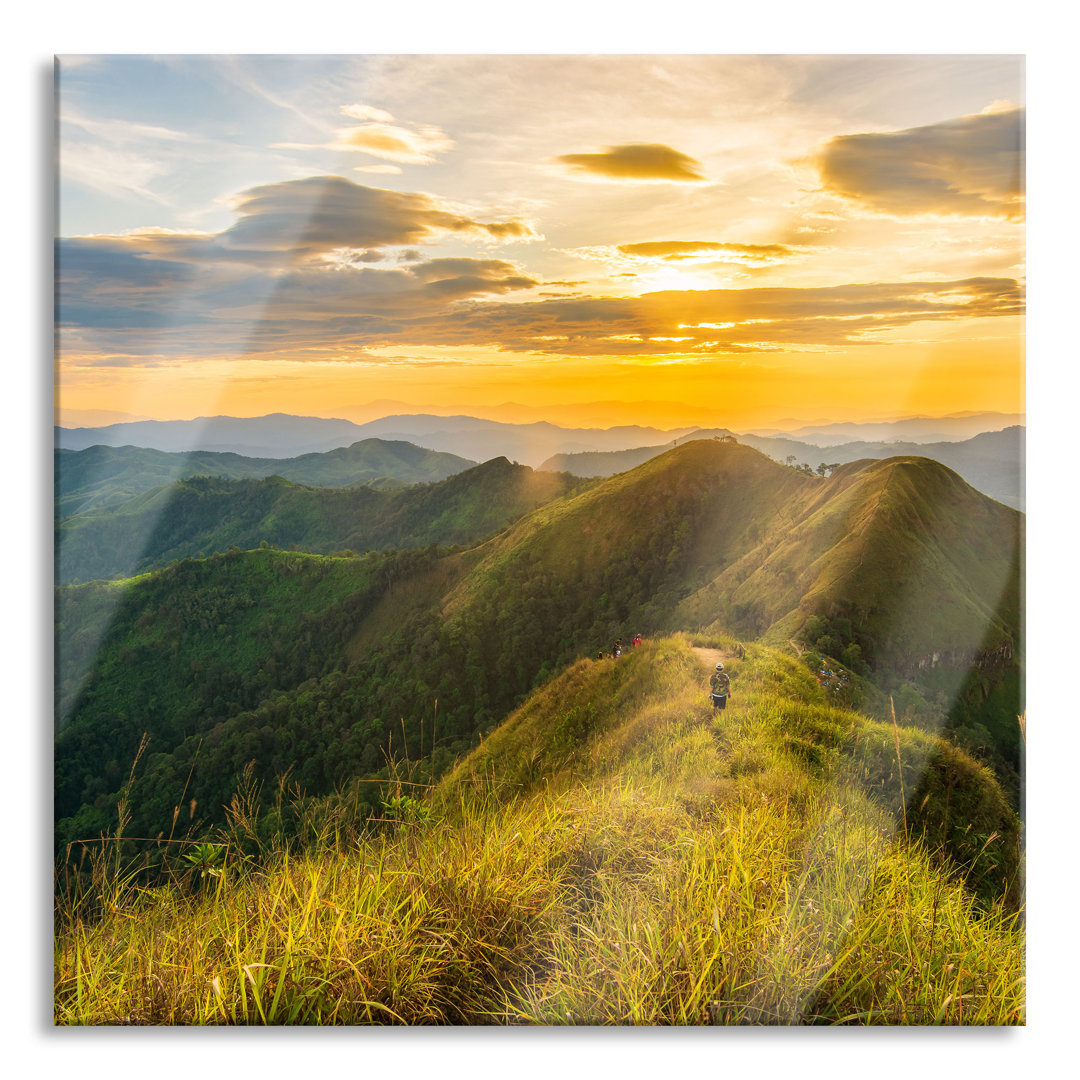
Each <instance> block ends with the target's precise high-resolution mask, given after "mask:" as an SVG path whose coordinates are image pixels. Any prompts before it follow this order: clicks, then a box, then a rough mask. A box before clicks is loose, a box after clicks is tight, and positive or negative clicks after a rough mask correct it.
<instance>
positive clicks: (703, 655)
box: [692, 645, 735, 671]
mask: <svg viewBox="0 0 1080 1080" xmlns="http://www.w3.org/2000/svg"><path fill="white" fill-rule="evenodd" d="M692 648H693V650H694V652H695V653H697V655H698V657H699V659H700V660H701V662H702V663H703V664H704V665H705V667H706V668H708V670H709V671H713V670H715V668H716V665H717V664H720V663H725V664H726V663H727V662H728V661H729V660H734V659H735V655H734V653H730V652H727V651H725V650H724V649H703V648H701V647H699V646H697V645H694V646H692Z"/></svg>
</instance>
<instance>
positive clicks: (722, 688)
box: [709, 664, 731, 712]
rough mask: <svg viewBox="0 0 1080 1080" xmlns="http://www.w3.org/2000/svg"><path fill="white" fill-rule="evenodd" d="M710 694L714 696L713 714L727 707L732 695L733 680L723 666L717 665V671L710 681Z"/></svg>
mask: <svg viewBox="0 0 1080 1080" xmlns="http://www.w3.org/2000/svg"><path fill="white" fill-rule="evenodd" d="M709 693H711V694H712V704H713V712H718V711H719V710H720V709H723V708H725V707H726V705H727V699H728V696H729V695H730V694H731V679H730V678H729V677H728V674H727V672H726V671H725V670H724V665H723V664H717V665H716V670H715V671H714V672H713V673H712V677H711V678H710V679H709Z"/></svg>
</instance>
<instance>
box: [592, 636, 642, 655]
mask: <svg viewBox="0 0 1080 1080" xmlns="http://www.w3.org/2000/svg"><path fill="white" fill-rule="evenodd" d="M643 640H644V639H643V638H642V636H641V635H640V634H635V635H634V637H633V639H632V641H631V644H632V645H633V647H634V648H635V649H636V648H637V647H638V646H639V645H640V644H641V642H642V641H643ZM622 654H623V643H622V638H621V637H618V638H616V639H615V644H614V645H612V646H611V652H609V653H607V654H606V655H607V656H610V657H611V658H612V660H618V658H619V657H620V656H622ZM604 656H605V654H604V652H603V651H600V652H598V653H597V654H596V659H597V660H603V659H604Z"/></svg>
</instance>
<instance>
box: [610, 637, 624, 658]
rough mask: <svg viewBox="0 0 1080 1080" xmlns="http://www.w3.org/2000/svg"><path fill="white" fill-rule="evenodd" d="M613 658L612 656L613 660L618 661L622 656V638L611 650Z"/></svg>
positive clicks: (616, 640) (617, 639)
mask: <svg viewBox="0 0 1080 1080" xmlns="http://www.w3.org/2000/svg"><path fill="white" fill-rule="evenodd" d="M611 656H612V658H613V659H617V658H618V657H620V656H622V638H621V637H620V638H616V639H615V644H614V646H613V647H612V650H611Z"/></svg>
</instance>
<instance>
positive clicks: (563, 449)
mask: <svg viewBox="0 0 1080 1080" xmlns="http://www.w3.org/2000/svg"><path fill="white" fill-rule="evenodd" d="M1023 421H1024V418H1023V417H1022V416H1016V415H1006V414H1004V413H978V414H972V415H970V416H959V417H912V418H907V419H903V420H896V421H890V422H886V423H870V424H847V423H844V424H820V425H813V426H807V427H803V428H799V429H797V430H795V431H786V432H781V431H776V430H768V429H755V430H753V431H751V432H747V433H744V434H740V433H738V432H736V433H735V434H740V438H741V440H742V441H743V442H745V443H746V444H747V445H750V446H759V445H760V446H761V447H762V448H764V445H765V444H759V443H758V442H756V441H755V440H758V439H783V440H788V441H791V442H796V443H800V444H802V446H815V447H827V446H836V445H847V444H850V443H854V442H867V443H870V442H888V441H893V440H905V441H906V442H908V443H917V444H923V443H937V442H957V441H962V440H966V439H970V438H972V437H973V436H975V435H978V434H980V433H982V432H987V431H1000V430H1002V429H1003V428H1006V427H1010V426H1016V425H1019V424H1022V423H1023ZM718 430H725V431H726V429H702V428H700V427H693V426H690V427H681V428H673V429H670V430H662V429H660V428H655V427H647V426H637V425H625V426H621V427H612V428H565V427H559V426H558V425H556V424H550V423H547V422H544V421H539V422H537V423H532V424H510V423H502V422H500V421H495V420H481V419H477V418H476V417H471V416H433V415H426V414H421V415H400V416H384V417H382V418H381V419H378V420H372V421H369V422H368V423H364V424H354V423H353V422H352V421H350V420H340V419H339V420H329V419H325V418H322V417H303V416H290V415H286V414H283V413H274V414H272V415H269V416H258V417H230V416H215V417H200V418H198V419H196V420H140V421H133V422H131V423H121V424H109V425H107V426H105V427H87V428H65V427H58V428H56V431H55V435H56V446H57V447H58V448H62V449H67V450H84V449H86V448H87V447H90V446H140V447H147V448H150V449H155V450H164V451H169V452H173V453H177V452H184V453H187V452H192V451H214V452H219V453H233V454H242V455H244V456H246V457H261V458H289V457H297V456H299V455H302V454H308V453H324V452H326V451H328V450H334V449H338V448H341V447H346V446H351V445H352V444H353V443H356V442H359V441H361V440H363V439H370V438H377V439H384V440H389V441H394V440H399V441H404V442H410V443H413V444H414V445H416V446H421V447H424V448H425V449H428V450H437V451H440V452H443V453H449V454H456V455H458V456H459V457H462V458H465V459H467V460H469V461H471V462H478V461H487V460H489V459H490V458H493V457H506V458H508V459H510V460H513V461H520V462H521V463H522V464H524V465H530V466H532V467H533V468H535V467H537V466H539V465H541V464H542V463H543V462H545V461H546V460H547V459H548V458H550V457H552V456H553V455H555V454H581V453H610V452H614V451H620V450H634V449H639V448H641V447H646V446H654V447H657V448H658V449H662V448H664V447H668V446H671V445H674V443H675V442H676V440H679V439H685V438H686V437H687V436H690V435H693V436H694V437H696V438H705V437H709V436H711V435H713V434H715V433H716V431H718ZM800 448H801V447H800ZM765 452H766V453H771V451H768V450H766V451H765ZM787 452H795V453H798V450H795V451H787ZM897 452H904V451H897ZM844 460H850V459H849V458H845V459H844ZM812 464H814V465H816V464H817V461H814V462H812Z"/></svg>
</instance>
